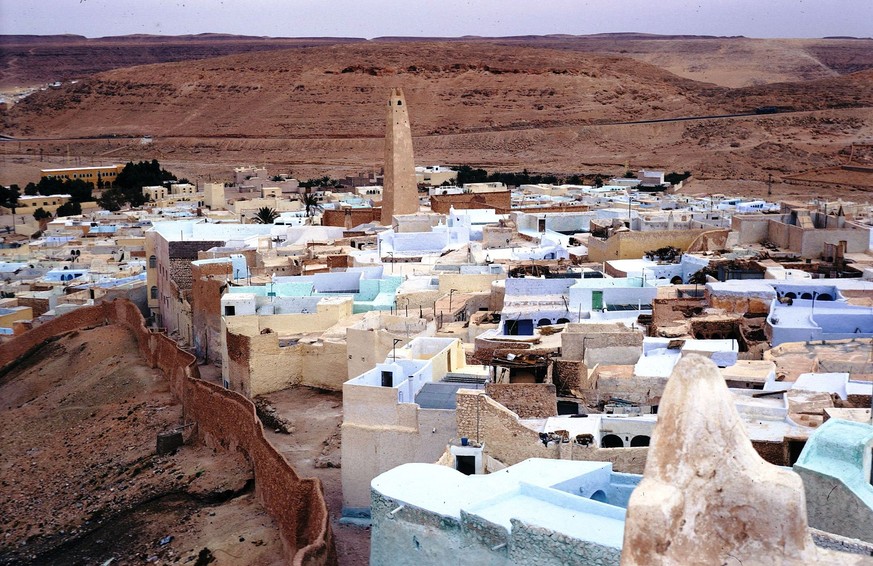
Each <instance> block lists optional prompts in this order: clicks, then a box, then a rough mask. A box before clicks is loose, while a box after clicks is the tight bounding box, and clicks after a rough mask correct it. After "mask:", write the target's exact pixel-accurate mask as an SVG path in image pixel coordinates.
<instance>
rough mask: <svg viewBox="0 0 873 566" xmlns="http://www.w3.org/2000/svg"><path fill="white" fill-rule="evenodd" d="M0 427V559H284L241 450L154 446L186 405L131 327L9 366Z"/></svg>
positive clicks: (61, 343)
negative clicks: (162, 450) (203, 553)
mask: <svg viewBox="0 0 873 566" xmlns="http://www.w3.org/2000/svg"><path fill="white" fill-rule="evenodd" d="M0 423H2V427H0V453H2V454H3V459H2V463H0V486H2V492H3V497H2V498H0V516H2V517H3V520H2V522H3V532H4V537H3V538H2V539H0V564H3V565H6V564H25V563H27V564H61V565H63V564H70V565H72V564H109V563H118V564H132V563H140V564H141V563H145V562H146V559H147V558H148V557H149V556H156V558H159V559H160V560H161V561H162V562H164V563H169V562H173V561H174V560H176V561H178V560H182V561H183V562H188V563H193V560H194V558H196V557H197V556H198V553H199V552H200V550H201V549H202V548H204V547H208V548H210V549H212V551H215V552H216V554H218V552H219V551H223V552H226V553H232V554H234V555H239V554H241V553H242V552H245V553H246V555H247V556H251V557H252V558H251V561H252V563H260V564H271V563H275V562H274V561H278V560H280V559H281V556H282V553H283V550H282V548H281V543H280V542H279V531H278V527H277V525H276V524H275V523H274V522H273V521H272V519H271V518H270V517H269V516H268V515H267V514H266V512H265V511H264V509H263V507H262V506H261V505H260V504H259V503H258V502H257V501H256V499H255V497H254V493H253V490H252V481H253V480H252V478H253V475H252V470H251V465H250V464H249V463H248V462H246V460H245V458H244V457H243V456H242V455H241V454H239V453H232V452H215V451H213V450H211V449H208V448H206V447H205V446H202V445H198V444H196V443H195V442H189V444H187V445H185V446H184V447H183V448H181V449H179V450H178V451H177V452H176V453H175V454H171V455H160V456H159V455H156V454H155V438H156V435H157V434H158V433H160V432H165V431H167V430H171V429H173V428H175V427H177V426H179V425H180V424H182V423H183V419H182V407H181V405H180V404H179V403H178V401H177V400H176V399H175V398H174V397H173V395H172V394H171V393H170V390H169V385H168V382H167V381H166V380H165V379H164V378H163V376H162V375H161V374H160V372H159V371H158V370H156V369H154V368H152V367H151V365H150V364H148V363H147V362H146V361H145V360H144V359H143V358H142V357H141V356H140V355H139V348H138V347H137V343H136V338H135V337H134V335H133V334H132V333H131V332H130V331H128V330H127V329H126V328H124V327H121V326H103V327H98V328H94V329H90V330H82V331H73V332H69V333H67V334H64V335H61V336H59V337H57V338H53V339H49V340H47V341H46V342H44V343H43V344H41V345H40V346H39V347H37V348H36V349H34V350H33V351H31V352H29V353H28V354H26V355H25V356H22V357H21V358H20V359H18V360H16V361H15V362H13V363H12V364H9V365H8V366H6V367H5V368H4V371H3V372H2V373H0ZM168 534H172V535H173V536H172V540H171V541H170V544H159V543H158V541H160V540H161V539H162V538H164V537H165V536H167V535H168ZM242 535H244V537H243V536H242ZM244 538H246V539H248V541H254V540H260V541H262V542H261V544H260V545H258V546H255V545H253V544H252V542H243V540H244ZM210 554H211V553H210ZM192 557H193V558H192ZM149 561H150V562H154V561H155V559H151V560H149Z"/></svg>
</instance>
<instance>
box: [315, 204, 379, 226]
mask: <svg viewBox="0 0 873 566" xmlns="http://www.w3.org/2000/svg"><path fill="white" fill-rule="evenodd" d="M381 215H382V209H381V208H361V209H353V210H325V211H324V212H322V214H321V224H322V225H323V226H339V227H341V228H354V227H355V226H360V225H361V224H370V223H372V222H379V221H380V219H381V218H382V216H381Z"/></svg>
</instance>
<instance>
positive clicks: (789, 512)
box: [0, 88, 873, 564]
mask: <svg viewBox="0 0 873 566" xmlns="http://www.w3.org/2000/svg"><path fill="white" fill-rule="evenodd" d="M385 95H386V96H385V99H386V102H387V104H386V108H387V110H386V116H385V124H386V134H385V162H384V168H383V170H382V171H380V172H376V173H373V174H366V173H365V174H361V175H358V176H350V177H347V178H345V179H332V178H330V177H328V176H325V177H323V178H321V179H313V180H309V181H306V180H299V179H295V178H293V177H292V176H291V175H289V174H287V173H284V172H282V171H272V170H268V169H267V168H266V167H263V166H257V165H249V164H244V163H243V164H240V165H239V166H238V167H236V168H234V169H233V170H228V171H227V172H226V178H225V179H213V180H211V181H204V180H198V181H196V182H190V181H188V180H186V179H177V178H175V177H174V176H173V175H172V174H171V173H170V172H168V171H165V170H163V169H162V167H161V165H160V164H159V163H158V161H156V160H153V159H152V156H151V155H149V153H148V149H147V147H148V146H147V145H144V146H143V147H144V149H143V151H142V161H140V162H139V163H134V162H131V163H128V164H126V165H124V164H120V163H108V162H100V163H94V164H80V165H77V166H74V167H64V168H53V169H45V170H43V171H42V176H41V178H40V179H38V180H36V179H22V180H21V183H20V184H21V185H28V183H30V184H29V185H28V186H27V188H26V189H25V190H24V191H23V192H22V191H21V190H20V188H19V187H18V186H16V187H6V188H4V193H3V195H4V199H3V203H2V204H3V209H2V210H0V212H2V213H4V214H5V215H6V216H5V218H6V219H8V220H7V222H8V224H7V225H6V226H5V229H3V233H2V234H0V242H2V243H0V259H2V261H0V272H2V283H0V291H2V304H0V340H2V352H3V354H2V356H0V359H2V364H3V368H4V369H3V371H4V375H8V374H10V372H12V373H14V372H17V371H20V367H19V366H22V365H27V364H32V363H34V362H33V361H23V360H26V359H30V358H32V357H33V356H34V355H39V354H38V353H39V350H40V348H45V347H46V346H45V344H46V343H47V341H52V340H55V341H56V340H59V339H62V340H67V339H69V336H70V334H69V333H71V332H74V333H75V332H94V330H90V329H94V328H96V327H100V326H102V325H106V324H109V325H113V326H117V327H119V328H125V329H128V330H127V331H128V332H131V333H133V335H134V336H135V338H134V340H133V342H132V344H135V346H133V347H134V348H138V349H139V350H140V351H141V353H142V356H144V357H145V359H147V360H148V364H149V365H151V367H153V368H158V369H160V370H161V371H163V373H164V375H165V376H166V379H167V381H168V383H169V391H170V392H171V393H172V395H173V396H174V398H175V400H174V401H172V403H173V404H180V405H181V413H180V415H179V421H178V422H175V423H164V425H163V429H162V430H159V431H158V434H157V446H158V455H163V457H167V458H172V457H173V456H172V455H173V454H175V453H176V451H177V450H180V449H182V448H183V447H187V446H189V445H195V444H205V445H206V446H209V447H212V448H213V449H214V450H225V451H229V452H231V453H232V452H234V451H241V452H242V453H243V454H244V458H245V460H246V461H247V462H248V465H250V466H251V468H252V469H253V480H254V484H255V490H256V493H257V495H258V498H259V501H260V502H261V504H262V505H263V507H264V509H265V510H266V512H267V514H269V515H270V516H271V517H272V519H273V520H274V521H275V522H276V524H277V525H278V526H277V529H278V531H279V532H280V534H281V539H282V545H284V549H285V550H284V551H282V552H285V553H287V556H288V558H287V559H288V561H289V562H291V561H293V563H295V564H329V563H332V562H334V561H335V560H336V552H337V551H336V549H335V546H336V545H337V544H339V542H338V541H340V540H341V539H342V537H345V536H352V535H348V534H346V533H349V532H356V533H357V535H355V536H357V537H358V539H360V538H361V537H364V538H366V539H368V541H369V559H370V562H371V563H372V564H422V563H426V564H443V563H453V562H457V561H458V555H459V553H462V554H463V555H464V558H463V559H461V560H460V563H473V562H484V563H488V564H568V563H574V564H618V563H619V562H621V563H622V564H651V563H689V556H690V554H689V553H694V554H695V555H697V558H696V560H697V561H698V562H700V563H714V562H716V561H724V560H725V559H726V558H725V557H726V556H731V557H733V558H735V559H736V560H738V561H740V562H743V563H775V562H779V563H785V564H788V563H791V564H794V563H797V564H801V563H804V564H813V563H815V564H833V563H846V564H849V563H858V564H861V563H865V564H866V563H869V560H870V558H866V560H867V562H865V561H864V560H865V558H864V556H865V555H866V556H868V557H869V556H870V555H871V554H873V527H871V525H873V472H871V470H873V416H871V399H873V252H871V247H873V205H871V203H870V202H869V201H867V202H851V201H848V200H828V199H826V198H823V197H818V198H812V199H807V200H802V201H801V200H795V201H790V200H776V199H766V198H762V199H754V198H749V197H743V196H741V195H740V196H738V195H733V194H729V193H727V192H726V193H725V194H709V195H697V196H695V195H688V194H684V193H682V192H681V190H680V189H681V188H682V185H683V183H684V182H687V180H688V179H689V178H693V175H694V172H693V171H685V172H682V173H677V172H669V171H659V170H654V169H651V168H632V167H630V166H629V167H627V169H626V170H625V171H622V172H619V173H618V174H617V175H616V176H613V177H609V176H602V175H600V174H599V173H597V172H591V173H586V172H580V174H579V175H576V176H575V178H573V179H558V178H548V177H549V176H548V175H545V174H543V175H537V174H531V173H528V172H527V171H525V172H524V173H514V174H511V173H508V172H506V173H502V174H500V172H497V173H498V174H494V173H495V172H492V174H489V173H488V172H487V171H484V170H477V169H474V168H472V167H469V166H467V165H465V164H454V165H452V166H448V165H443V164H441V165H427V164H420V163H419V164H416V161H415V157H414V148H413V137H412V132H411V127H410V119H409V114H410V113H414V112H415V108H414V107H412V108H409V107H408V105H407V102H406V98H405V97H404V93H403V91H402V90H401V89H399V88H395V89H393V90H392V91H391V92H390V93H385ZM857 151H858V152H863V151H868V152H869V151H870V146H859V147H858V148H857ZM868 174H869V173H868ZM570 181H572V182H570ZM304 391H310V393H308V395H313V396H315V397H317V396H318V395H331V397H329V398H328V399H333V400H336V401H337V402H335V403H334V404H333V405H332V409H328V408H327V407H328V405H320V406H319V411H323V410H332V411H333V413H332V415H333V417H334V418H335V420H336V423H335V424H334V425H331V424H326V425H325V428H324V429H322V430H319V431H318V434H321V435H322V436H323V437H324V438H326V439H327V440H325V442H324V447H325V448H324V450H323V451H322V453H321V455H320V456H319V457H317V458H315V459H314V460H313V459H310V460H307V461H306V462H308V463H304V464H299V463H298V464H294V465H293V466H292V461H293V458H291V457H290V456H289V455H288V454H289V452H288V451H289V450H291V449H290V448H289V446H290V444H289V443H290V442H292V441H293V439H294V438H295V437H297V436H298V435H301V434H302V432H303V431H301V430H299V429H300V428H301V424H300V423H301V419H300V418H298V415H299V413H300V411H302V410H303V407H302V406H298V405H297V403H304V402H303V401H299V400H298V401H294V399H299V398H300V397H299V396H300V395H301V392H304ZM295 392H296V393H295ZM319 392H321V393H319ZM35 395H37V396H38V394H37V393H35ZM295 395H296V396H297V397H295ZM315 397H313V398H315ZM21 399H22V400H23V401H24V400H26V399H24V397H22V398H21ZM289 399H290V401H289ZM312 402H313V403H319V401H317V400H316V401H312ZM255 411H256V414H257V417H258V419H259V420H260V421H261V423H263V424H256V422H257V421H255V420H254V419H253V417H252V415H254V414H255ZM92 416H93V415H92ZM307 420H308V421H310V422H309V424H308V425H307V426H313V427H314V426H315V425H316V424H317V423H319V422H322V421H319V420H317V419H315V417H313V416H312V415H309V416H308V417H307ZM325 422H328V421H325ZM329 437H330V438H329ZM319 438H321V437H319ZM331 438H332V439H333V440H330V439H331ZM289 439H291V440H289ZM152 441H154V437H153V438H152ZM167 455H169V456H167ZM165 465H166V464H165ZM302 465H303V466H306V468H303V469H302V468H301V466H302ZM316 474H317V476H316V477H318V478H319V479H317V480H312V479H307V478H309V477H310V476H314V475H316ZM704 478H705V479H704ZM4 489H5V488H4ZM19 495H21V494H18V493H17V492H16V493H13V492H11V491H10V500H11V501H13V503H14V501H15V499H16V497H18V496H19ZM18 503H19V504H20V505H23V504H24V501H23V500H22V501H19V502H18ZM726 508H730V509H735V511H731V512H728V511H725V510H724V509H726ZM680 519H681V524H680V523H679V521H680ZM686 520H687V521H690V522H696V524H695V526H694V527H693V529H692V530H689V529H688V528H687V527H683V526H682V525H684V524H685V522H686ZM729 523H739V524H741V527H738V528H737V530H738V531H740V532H735V531H733V530H731V529H733V528H735V527H736V525H734V526H729ZM168 528H169V527H168ZM10 535H11V536H12V537H13V540H17V539H16V537H20V538H26V537H27V536H32V535H33V533H29V532H26V531H25V530H23V526H22V527H10V528H9V530H7V534H6V536H7V537H10ZM243 538H244V537H242V536H241V537H240V544H242V540H243ZM671 543H672V544H671ZM751 543H754V544H751ZM162 544H164V543H162ZM171 547H172V545H171V543H170V542H169V539H168V542H167V543H166V545H165V546H162V549H163V550H162V551H161V552H164V551H166V549H169V548H171ZM214 551H216V549H215V548H213V549H212V550H209V555H210V556H211V555H212V552H214ZM228 553H230V551H229V550H228ZM203 556H205V555H203V554H202V553H201V555H200V558H203ZM158 558H160V559H162V560H167V561H171V558H172V556H170V555H164V554H161V555H160V556H158V555H156V559H158ZM107 563H108V562H107ZM198 563H201V562H200V561H198ZM203 563H206V562H203Z"/></svg>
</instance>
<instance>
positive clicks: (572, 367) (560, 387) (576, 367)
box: [552, 358, 589, 395]
mask: <svg viewBox="0 0 873 566" xmlns="http://www.w3.org/2000/svg"><path fill="white" fill-rule="evenodd" d="M552 382H553V383H554V384H555V388H556V392H557V394H558V395H570V394H571V392H572V390H574V389H576V390H582V389H588V388H589V383H588V366H586V365H585V362H583V361H581V360H565V359H563V358H561V359H557V360H555V366H554V369H553V371H552Z"/></svg>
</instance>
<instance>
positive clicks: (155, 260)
mask: <svg viewBox="0 0 873 566" xmlns="http://www.w3.org/2000/svg"><path fill="white" fill-rule="evenodd" d="M157 266H158V258H157V257H155V256H150V257H149V268H151V269H154V268H156V267H157Z"/></svg>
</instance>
